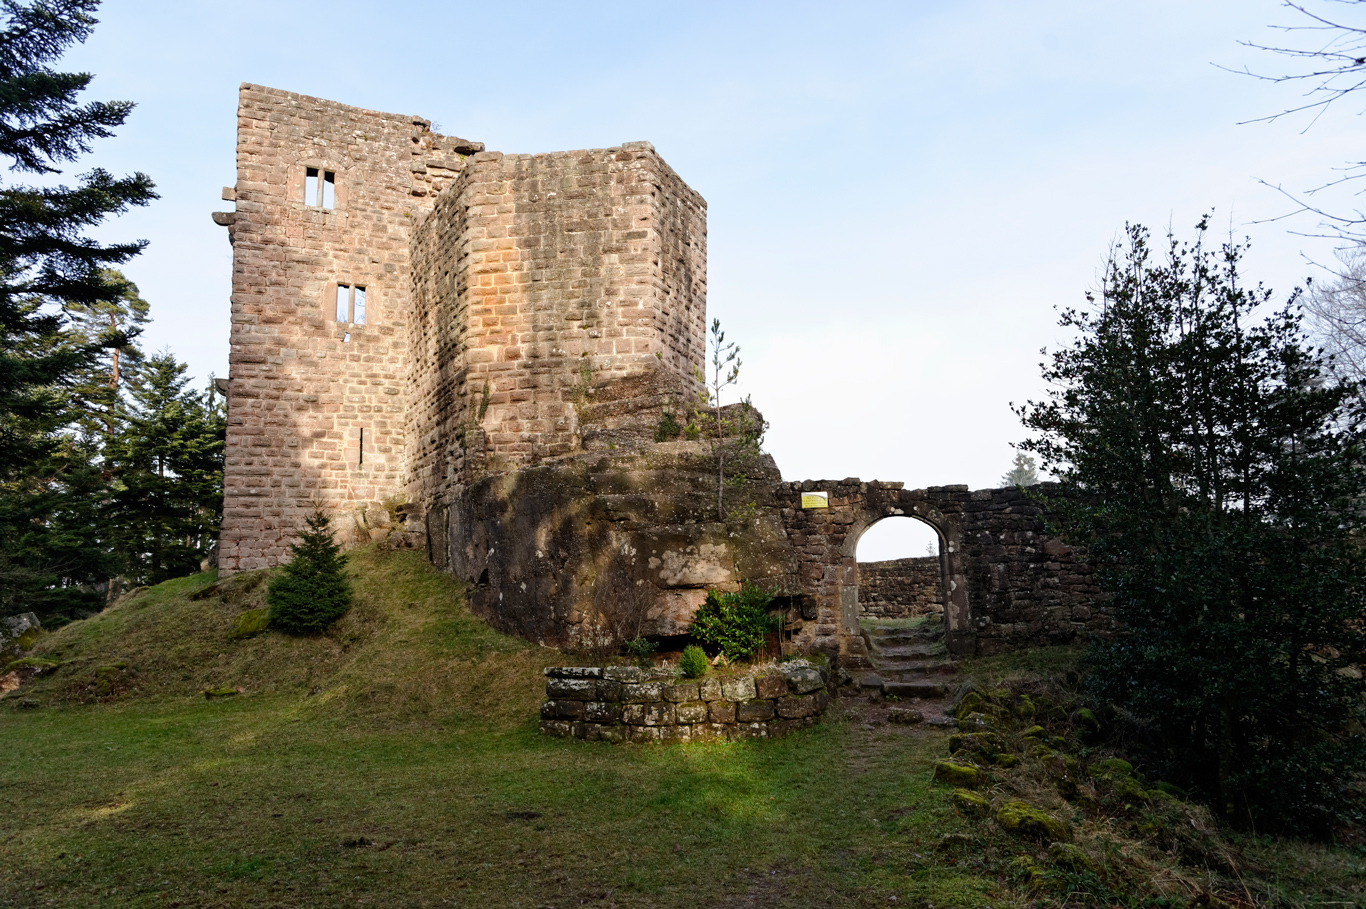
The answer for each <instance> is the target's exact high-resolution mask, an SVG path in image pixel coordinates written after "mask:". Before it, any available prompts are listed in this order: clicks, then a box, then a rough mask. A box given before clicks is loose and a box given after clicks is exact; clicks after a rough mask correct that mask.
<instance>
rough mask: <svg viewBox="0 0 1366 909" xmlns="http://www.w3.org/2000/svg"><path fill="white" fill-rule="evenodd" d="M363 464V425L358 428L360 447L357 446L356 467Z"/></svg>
mask: <svg viewBox="0 0 1366 909" xmlns="http://www.w3.org/2000/svg"><path fill="white" fill-rule="evenodd" d="M364 465H365V427H364V426H362V427H361V428H360V447H359V449H358V450H357V452H356V466H357V467H363V466H364Z"/></svg>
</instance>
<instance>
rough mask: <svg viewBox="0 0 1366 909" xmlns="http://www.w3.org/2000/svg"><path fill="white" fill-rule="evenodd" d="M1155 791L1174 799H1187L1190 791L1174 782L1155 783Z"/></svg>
mask: <svg viewBox="0 0 1366 909" xmlns="http://www.w3.org/2000/svg"><path fill="white" fill-rule="evenodd" d="M1153 791H1156V792H1161V793H1163V794H1164V795H1169V796H1171V797H1172V798H1174V799H1180V800H1181V801H1185V800H1186V798H1187V796H1188V795H1189V793H1187V792H1186V790H1184V789H1182V788H1181V787H1180V786H1177V785H1175V784H1174V783H1153Z"/></svg>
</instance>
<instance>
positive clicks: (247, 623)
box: [228, 609, 270, 641]
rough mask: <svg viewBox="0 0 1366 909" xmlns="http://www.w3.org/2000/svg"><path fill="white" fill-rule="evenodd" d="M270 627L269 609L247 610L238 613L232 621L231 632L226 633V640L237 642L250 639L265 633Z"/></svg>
mask: <svg viewBox="0 0 1366 909" xmlns="http://www.w3.org/2000/svg"><path fill="white" fill-rule="evenodd" d="M269 625H270V610H269V609H248V610H246V611H245V612H242V613H239V614H238V616H237V618H236V619H234V620H233V623H232V630H231V631H229V632H228V640H230V641H238V640H242V639H243V638H251V637H255V636H256V635H258V634H260V633H261V632H263V631H265V630H266V628H267V627H268V626H269Z"/></svg>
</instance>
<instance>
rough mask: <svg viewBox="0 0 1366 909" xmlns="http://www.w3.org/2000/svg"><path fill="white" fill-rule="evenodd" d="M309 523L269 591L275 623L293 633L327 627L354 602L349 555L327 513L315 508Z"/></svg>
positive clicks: (319, 629) (268, 604) (274, 625)
mask: <svg viewBox="0 0 1366 909" xmlns="http://www.w3.org/2000/svg"><path fill="white" fill-rule="evenodd" d="M307 524H308V528H307V529H306V530H304V531H303V532H302V533H300V534H299V542H298V543H295V544H293V545H292V546H290V547H289V548H290V551H291V552H292V553H293V554H294V558H293V559H291V560H290V561H289V563H288V564H287V565H285V567H284V570H283V571H281V572H280V574H279V575H277V576H276V577H275V578H274V579H272V580H271V582H270V587H269V588H268V589H267V591H266V605H267V606H269V608H270V624H271V627H273V628H278V629H280V630H281V631H284V632H287V633H289V634H319V633H321V632H323V631H326V630H327V629H328V628H329V627H330V626H331V625H332V623H333V622H335V621H337V619H339V618H341V617H342V616H343V615H345V614H346V610H347V609H349V608H350V606H351V582H350V581H349V580H347V577H346V572H345V565H346V559H345V558H344V557H343V556H342V554H341V547H340V546H338V545H337V543H336V542H335V541H334V540H333V538H332V531H331V529H330V528H329V527H328V520H327V515H325V514H323V513H322V511H315V512H313V514H311V515H309V516H308V519H307Z"/></svg>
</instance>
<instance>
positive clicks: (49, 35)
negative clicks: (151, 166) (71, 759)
mask: <svg viewBox="0 0 1366 909" xmlns="http://www.w3.org/2000/svg"><path fill="white" fill-rule="evenodd" d="M97 5H98V4H97V3H96V2H94V0H34V2H30V3H21V2H16V0H5V2H3V3H0V158H5V159H8V161H9V162H10V167H9V168H8V170H9V172H11V173H16V172H17V173H20V174H24V173H27V174H33V175H36V176H37V177H39V178H42V185H38V186H29V185H24V184H22V183H7V184H6V183H0V588H3V593H0V609H4V610H5V611H6V612H11V611H22V610H25V609H29V608H33V609H39V610H41V609H47V608H49V607H50V608H53V609H61V610H66V606H54V605H53V604H54V603H65V604H74V605H71V608H72V609H84V608H86V606H88V605H90V604H98V602H99V599H100V598H99V596H98V594H97V586H98V585H99V584H101V583H102V582H103V581H104V580H105V579H106V578H107V577H108V576H109V575H108V571H109V569H110V565H109V561H108V548H107V547H106V546H104V545H103V544H102V542H101V540H100V538H99V531H98V528H99V527H100V526H101V522H100V521H98V520H93V518H94V517H96V516H95V515H94V514H93V513H92V509H95V508H96V506H97V505H98V503H99V502H100V501H101V499H102V496H101V495H100V493H99V492H98V491H97V490H95V489H93V488H92V486H91V484H92V473H91V470H92V466H93V464H94V462H95V458H96V455H95V454H94V453H92V451H91V450H90V449H89V447H88V446H83V445H80V444H78V443H76V442H74V441H73V440H72V439H71V438H70V435H69V433H67V432H65V430H66V429H67V427H68V425H69V424H70V423H71V422H72V419H73V417H72V407H73V402H72V395H71V386H72V385H73V384H74V383H75V382H76V381H77V380H78V377H79V375H80V373H81V372H82V370H84V369H87V368H88V367H89V366H90V364H91V362H92V359H93V358H94V357H95V356H96V354H97V352H98V344H97V343H91V342H89V341H88V340H83V339H81V338H79V337H78V336H76V335H75V334H73V333H72V332H71V331H70V329H69V327H68V320H67V318H66V316H65V314H64V311H63V308H64V307H65V306H67V305H72V306H76V307H96V306H98V305H100V304H101V303H103V302H107V301H112V300H115V299H117V297H118V296H119V294H120V293H122V288H121V287H120V286H118V285H116V283H114V282H111V280H110V278H109V274H108V272H106V271H105V269H108V268H111V267H113V266H117V265H120V264H122V263H124V262H126V261H128V260H129V259H130V258H132V257H133V256H134V255H136V254H137V253H138V252H139V251H141V249H142V248H143V245H144V244H143V243H142V242H130V243H115V244H108V245H106V244H101V243H98V242H95V241H94V240H92V239H91V238H90V237H88V236H87V235H86V231H88V230H90V229H91V228H93V227H95V226H97V225H98V224H100V223H101V222H102V221H103V220H104V219H105V218H107V217H109V216H110V215H115V214H118V213H120V212H123V211H125V210H126V209H127V208H128V207H129V206H134V205H146V204H147V203H148V202H150V201H151V200H152V199H154V198H156V195H155V193H153V191H152V183H151V181H150V180H149V179H148V178H147V177H146V176H145V175H143V174H133V175H132V176H129V177H122V178H116V177H114V176H112V175H110V174H109V173H107V172H106V171H104V170H101V169H98V168H96V169H94V170H91V171H89V172H87V173H86V174H84V175H83V176H82V177H80V178H79V181H78V182H77V184H76V185H75V186H67V185H63V184H60V183H55V182H52V180H51V179H50V178H53V177H55V176H56V175H58V174H60V173H61V170H60V168H61V167H62V166H64V165H66V164H68V163H70V162H74V161H75V160H76V159H78V158H79V157H80V156H81V155H83V154H86V153H88V152H89V151H90V149H91V143H92V142H93V141H94V140H95V139H99V138H104V137H107V136H110V135H112V131H113V129H114V128H115V127H117V126H119V125H120V124H122V123H123V122H124V120H125V118H126V117H127V116H128V113H129V111H130V110H131V109H132V105H131V104H130V103H128V102H125V101H115V102H93V103H85V104H82V103H79V102H78V95H79V94H80V93H81V92H82V91H83V90H84V89H85V88H86V87H87V86H88V85H89V83H90V80H91V78H92V77H91V76H90V75H89V74H88V73H63V72H58V71H56V70H54V69H53V68H52V67H51V66H50V64H52V63H53V62H54V61H56V60H57V59H58V58H60V57H61V55H62V54H63V52H65V51H66V50H67V49H68V48H70V47H71V45H72V44H75V43H78V42H81V41H84V40H85V38H86V37H87V36H88V35H89V34H90V31H91V29H92V28H93V27H94V25H95V18H94V15H93V13H94V11H95V9H96V7H97ZM81 522H88V523H86V524H85V525H84V526H82V524H81ZM65 614H68V615H69V614H71V612H70V611H69V610H68V611H66V612H65Z"/></svg>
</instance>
